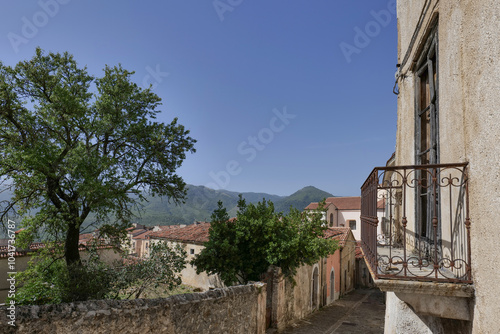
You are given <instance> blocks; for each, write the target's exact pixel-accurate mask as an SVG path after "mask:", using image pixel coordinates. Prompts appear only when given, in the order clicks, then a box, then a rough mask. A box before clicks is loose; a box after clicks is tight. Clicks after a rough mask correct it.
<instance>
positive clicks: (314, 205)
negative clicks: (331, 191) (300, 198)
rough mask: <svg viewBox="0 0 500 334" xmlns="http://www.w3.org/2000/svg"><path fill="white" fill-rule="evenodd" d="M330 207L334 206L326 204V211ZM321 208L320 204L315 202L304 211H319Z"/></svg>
mask: <svg viewBox="0 0 500 334" xmlns="http://www.w3.org/2000/svg"><path fill="white" fill-rule="evenodd" d="M330 205H332V203H328V202H327V203H325V207H324V209H325V210H326V209H327V208H328V207H329V206H330ZM318 207H319V203H317V202H313V203H311V204H309V205H308V206H306V208H305V209H304V210H317V209H318Z"/></svg>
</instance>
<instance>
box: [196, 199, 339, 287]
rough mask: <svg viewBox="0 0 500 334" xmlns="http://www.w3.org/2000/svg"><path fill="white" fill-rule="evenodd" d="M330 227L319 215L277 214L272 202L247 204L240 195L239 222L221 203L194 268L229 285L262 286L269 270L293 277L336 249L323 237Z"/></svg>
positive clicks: (334, 244) (335, 244) (214, 213)
mask: <svg viewBox="0 0 500 334" xmlns="http://www.w3.org/2000/svg"><path fill="white" fill-rule="evenodd" d="M326 228H327V227H326V226H325V224H324V221H323V220H322V215H321V213H319V212H318V213H312V214H306V213H303V212H300V211H298V210H296V209H294V208H291V209H290V213H289V214H288V215H283V214H282V213H281V212H275V211H274V205H273V203H272V202H271V201H266V200H263V201H262V202H259V203H257V204H256V205H254V204H248V205H247V204H246V202H245V200H244V199H242V197H241V196H240V200H239V202H238V213H237V217H236V219H229V216H228V214H227V210H226V209H225V208H224V206H223V204H222V202H220V201H219V203H218V208H217V209H216V210H215V211H214V212H213V214H212V216H211V227H210V231H209V233H210V238H209V241H208V242H207V243H205V245H204V246H205V248H204V249H203V250H202V251H201V253H200V254H198V255H197V256H196V257H195V258H194V259H193V260H192V264H193V265H195V266H196V271H197V272H198V273H199V272H202V271H206V272H207V273H209V274H218V275H219V277H220V278H221V280H222V281H223V282H224V283H225V284H226V285H232V284H235V283H242V284H244V283H247V282H248V281H258V280H260V278H261V275H262V274H263V273H264V272H266V271H267V269H268V267H269V266H270V265H275V266H279V267H280V268H281V269H282V271H283V273H284V274H285V276H288V277H293V275H294V274H295V273H296V271H297V268H299V267H300V266H302V265H304V264H309V265H312V264H314V263H316V262H317V261H318V260H319V259H321V258H322V257H325V256H327V255H328V254H333V253H334V252H335V250H336V249H337V248H338V244H337V242H336V241H334V240H331V239H325V238H323V233H324V231H325V229H326Z"/></svg>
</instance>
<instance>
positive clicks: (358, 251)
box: [355, 241, 363, 259]
mask: <svg viewBox="0 0 500 334" xmlns="http://www.w3.org/2000/svg"><path fill="white" fill-rule="evenodd" d="M355 256H356V259H362V258H363V251H362V250H361V241H357V242H356V255H355Z"/></svg>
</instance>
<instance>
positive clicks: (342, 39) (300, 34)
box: [0, 0, 397, 196]
mask: <svg viewBox="0 0 500 334" xmlns="http://www.w3.org/2000/svg"><path fill="white" fill-rule="evenodd" d="M1 4H2V11H1V12H0V52H1V53H0V60H1V61H2V62H3V63H4V64H7V65H15V64H16V63H17V62H18V61H20V60H24V59H29V58H31V57H32V56H33V54H34V50H35V48H36V47H37V46H40V47H42V48H43V49H44V50H46V51H53V52H64V51H68V52H70V53H71V54H73V55H74V56H75V59H76V61H77V62H78V63H79V64H80V65H82V66H83V65H86V66H87V67H88V70H89V72H90V73H91V74H92V75H96V76H101V75H102V69H103V68H104V65H105V64H108V65H116V64H118V63H121V64H122V65H123V67H124V68H126V69H128V70H134V71H135V72H136V74H135V75H134V77H133V79H134V81H135V82H137V83H138V84H139V85H141V86H145V87H146V86H148V85H149V84H153V85H154V91H155V92H156V93H157V94H158V95H159V96H160V97H161V98H162V100H163V105H162V107H161V110H162V113H161V114H160V116H159V118H158V120H159V121H165V122H170V121H171V120H172V118H173V117H178V118H179V122H180V123H181V124H184V125H185V126H186V127H187V128H188V129H190V130H191V135H192V137H193V138H195V139H197V140H198V143H197V144H196V149H197V152H196V153H195V154H192V155H188V157H187V159H186V161H185V162H184V164H183V166H182V168H181V169H180V170H179V174H180V175H181V176H182V177H183V178H184V180H185V181H186V182H187V183H191V184H195V185H205V186H209V187H211V188H224V189H228V190H232V191H241V192H247V191H253V192H267V193H272V194H277V195H290V194H291V193H293V192H294V191H296V190H298V189H300V188H302V187H305V186H308V185H312V186H315V187H317V188H320V189H322V190H325V191H328V192H331V193H333V194H334V195H353V196H358V195H359V193H360V190H359V188H360V186H361V185H362V183H363V182H364V180H365V179H366V177H367V176H368V174H369V172H370V171H371V169H372V168H373V167H375V166H379V165H385V162H386V161H387V159H389V157H390V156H391V154H392V152H393V151H394V145H395V131H396V101H397V98H396V96H395V95H394V94H393V93H392V88H393V85H394V73H395V71H396V63H397V54H396V51H397V30H396V15H395V10H394V9H395V8H394V7H395V0H390V1H387V0H314V1H311V0H309V1H306V0H286V1H285V0H273V1H269V0H266V1H264V0H252V1H250V0H217V1H213V0H196V1H194V0H191V1H189V0H165V1H144V0H143V1H94V0H92V1H89V0H86V1H81V0H40V1H18V0H2V2H1Z"/></svg>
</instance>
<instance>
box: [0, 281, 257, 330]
mask: <svg viewBox="0 0 500 334" xmlns="http://www.w3.org/2000/svg"><path fill="white" fill-rule="evenodd" d="M8 314H9V310H8V309H7V307H5V306H3V307H0V332H1V333H54V334H60V333H79V334H87V333H89V334H90V333H92V334H94V333H95V334H98V333H99V334H101V333H134V334H135V333H169V334H170V333H175V334H184V333H185V334H197V333H199V334H202V333H203V334H205V333H235V334H238V333H241V334H248V333H258V334H264V333H265V317H266V287H265V284H262V283H255V284H252V285H244V286H235V287H229V288H224V289H216V290H211V291H207V292H204V293H193V294H184V295H177V296H173V297H170V298H165V299H136V300H97V301H86V302H76V303H65V304H57V305H43V306H17V307H16V310H15V317H16V320H15V324H16V326H15V327H12V326H10V325H9V324H8V321H10V319H9V318H8V317H7V315H8Z"/></svg>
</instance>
